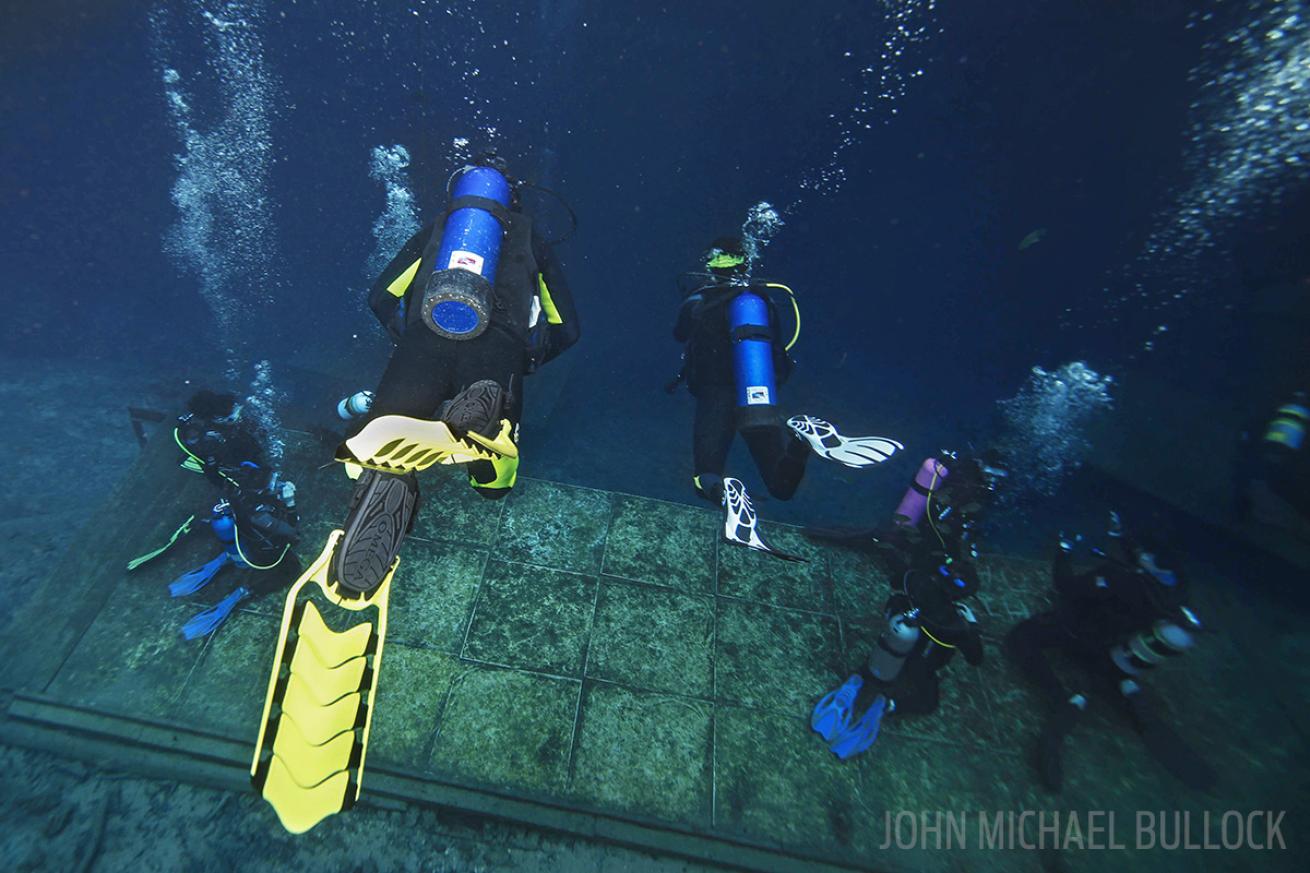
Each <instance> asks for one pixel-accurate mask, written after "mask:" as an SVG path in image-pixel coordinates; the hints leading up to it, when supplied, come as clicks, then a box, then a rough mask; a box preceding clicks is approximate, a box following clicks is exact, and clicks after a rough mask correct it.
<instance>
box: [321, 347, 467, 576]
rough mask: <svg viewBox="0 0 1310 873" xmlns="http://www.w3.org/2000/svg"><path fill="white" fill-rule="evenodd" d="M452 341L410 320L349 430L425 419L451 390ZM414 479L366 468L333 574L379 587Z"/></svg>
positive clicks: (395, 549) (405, 526)
mask: <svg viewBox="0 0 1310 873" xmlns="http://www.w3.org/2000/svg"><path fill="white" fill-rule="evenodd" d="M456 351H457V349H455V348H454V344H453V343H452V341H450V340H447V339H443V338H441V337H438V336H437V335H436V334H434V333H432V332H431V331H429V330H427V329H426V328H424V327H423V326H422V325H421V324H414V325H411V326H410V329H409V330H408V331H406V333H405V335H404V336H403V337H401V341H400V344H399V345H398V346H397V347H396V349H395V351H394V352H392V355H391V360H390V361H389V362H388V363H387V368H386V370H385V371H384V372H383V374H382V379H381V380H380V381H379V383H378V387H377V390H376V392H375V396H374V399H373V407H372V409H370V410H369V414H368V415H367V416H364V417H362V418H361V419H360V420H359V421H358V422H357V423H356V424H355V427H354V428H353V430H354V431H355V432H358V431H359V430H360V429H362V428H363V427H364V426H365V425H366V424H368V423H369V422H371V421H372V420H373V419H375V418H377V417H379V416H383V415H404V416H409V417H411V418H424V419H429V418H432V417H433V414H434V412H435V411H436V409H437V407H438V406H439V405H440V404H441V402H442V401H443V400H446V399H448V398H449V396H450V393H451V378H450V376H451V369H452V363H453V354H454V353H455V352H456ZM418 505H419V489H418V477H417V476H415V475H414V474H413V473H407V474H403V475H400V474H394V473H383V472H379V471H377V470H364V471H363V472H362V473H360V474H359V476H358V478H357V479H356V481H355V490H354V493H353V494H352V495H351V498H350V510H349V512H348V514H347V517H346V521H345V524H344V525H343V526H342V527H343V531H344V533H343V535H342V537H341V541H340V543H339V544H338V546H337V549H336V551H335V552H334V554H333V556H332V576H333V578H334V579H335V580H336V581H337V582H339V583H340V584H342V585H343V586H345V587H347V588H350V589H352V590H355V591H359V592H362V593H367V592H369V591H372V590H373V589H374V588H375V587H377V585H379V584H380V583H381V582H382V580H383V579H384V578H386V574H387V572H388V571H389V570H390V569H391V564H392V562H393V561H395V558H396V555H397V554H399V552H400V546H401V544H402V543H403V542H404V539H405V536H406V535H408V533H409V531H410V529H411V528H412V527H413V526H414V518H415V516H416V515H417V514H418Z"/></svg>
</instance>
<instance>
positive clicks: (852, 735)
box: [828, 694, 888, 761]
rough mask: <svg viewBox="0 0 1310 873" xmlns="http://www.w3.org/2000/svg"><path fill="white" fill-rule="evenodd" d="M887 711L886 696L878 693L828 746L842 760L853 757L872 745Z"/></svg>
mask: <svg viewBox="0 0 1310 873" xmlns="http://www.w3.org/2000/svg"><path fill="white" fill-rule="evenodd" d="M887 711H888V705H887V698H886V697H884V696H882V695H881V694H879V695H878V696H877V697H876V698H874V701H873V703H871V704H869V708H868V709H866V710H865V711H864V715H862V716H860V720H859V721H857V722H856V723H855V724H854V725H852V726H851V727H850V728H848V729H847V730H845V731H844V732H842V733H841V734H839V735H838V736H837V739H836V740H835V741H834V742H833V743H832V744H831V745H830V746H828V748H829V749H831V750H832V753H833V754H834V755H836V756H837V757H838V758H841V759H842V760H843V761H845V760H847V759H849V758H853V757H855V756H856V755H858V754H860V753H861V752H863V751H865V750H866V749H868V748H869V747H870V746H872V745H873V741H874V740H876V739H878V731H879V729H880V728H881V727H882V717H883V715H884V714H885V713H886V712H887Z"/></svg>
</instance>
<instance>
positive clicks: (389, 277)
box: [368, 224, 433, 341]
mask: <svg viewBox="0 0 1310 873" xmlns="http://www.w3.org/2000/svg"><path fill="white" fill-rule="evenodd" d="M432 227H433V226H432V225H431V224H428V225H425V226H424V227H423V228H422V229H421V230H419V232H418V233H416V234H414V235H413V236H411V237H410V238H409V241H408V242H406V243H405V245H404V246H403V247H402V248H401V250H400V251H399V252H398V253H397V254H396V256H395V257H394V258H392V259H391V263H389V264H387V267H386V269H385V270H383V271H382V274H381V275H380V276H378V278H377V281H375V282H374V283H373V287H372V288H370V289H369V292H368V308H369V309H371V310H373V314H374V315H375V316H377V319H378V322H379V323H380V324H381V325H382V326H383V327H384V328H386V331H387V333H389V334H391V338H392V339H393V340H397V341H399V337H400V334H402V333H404V317H405V311H404V307H403V306H402V305H401V303H402V302H403V301H404V299H405V294H406V293H407V292H408V291H409V289H410V287H411V286H412V285H413V282H414V277H415V276H417V275H418V270H417V269H414V267H415V265H416V264H417V263H418V262H419V261H420V260H421V259H422V257H423V247H424V246H425V245H426V244H427V241H428V238H429V237H431V236H432ZM397 292H399V293H397Z"/></svg>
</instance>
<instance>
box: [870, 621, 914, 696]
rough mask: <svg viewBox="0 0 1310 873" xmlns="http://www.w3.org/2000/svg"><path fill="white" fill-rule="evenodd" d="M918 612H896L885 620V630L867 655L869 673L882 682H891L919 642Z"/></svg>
mask: <svg viewBox="0 0 1310 873" xmlns="http://www.w3.org/2000/svg"><path fill="white" fill-rule="evenodd" d="M919 633H920V631H919V610H918V609H910V610H907V611H905V612H898V613H896V614H895V615H892V616H891V617H890V618H889V619H888V620H887V630H885V631H883V633H882V636H880V637H878V644H877V645H876V646H874V648H873V652H872V653H870V655H869V672H870V673H871V674H872V675H873V676H874V677H875V678H877V679H879V680H881V681H883V682H893V681H895V680H896V677H897V676H899V675H900V673H901V668H902V667H904V666H905V659H906V658H907V657H909V654H910V652H911V651H913V650H914V646H915V644H916V643H918V642H919Z"/></svg>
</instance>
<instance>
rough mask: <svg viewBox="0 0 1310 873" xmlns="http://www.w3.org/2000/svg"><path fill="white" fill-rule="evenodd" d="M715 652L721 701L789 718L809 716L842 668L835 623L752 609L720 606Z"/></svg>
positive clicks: (722, 603) (738, 604) (740, 604)
mask: <svg viewBox="0 0 1310 873" xmlns="http://www.w3.org/2000/svg"><path fill="white" fill-rule="evenodd" d="M717 650H718V651H717V655H716V658H717V660H716V664H715V672H716V677H717V679H716V681H717V694H718V697H719V699H720V700H729V701H734V702H737V703H743V704H746V705H748V706H761V707H767V708H769V709H778V710H783V711H789V712H801V711H806V712H808V711H809V708H810V707H811V706H813V703H814V701H815V700H816V699H818V698H819V697H820V696H822V694H823V693H824V691H825V690H827V689H828V688H830V687H831V686H832V685H833V684H834V682H835V680H837V679H838V675H839V673H838V671H839V667H840V665H841V657H840V653H839V650H838V634H837V622H836V620H835V619H832V618H828V617H826V616H821V615H814V614H812V613H806V612H797V611H795V610H790V609H780V608H777V607H772V606H764V605H763V604H757V603H743V602H739V601H731V600H723V599H721V600H720V601H719V623H718V636H717ZM841 675H845V674H841Z"/></svg>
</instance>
